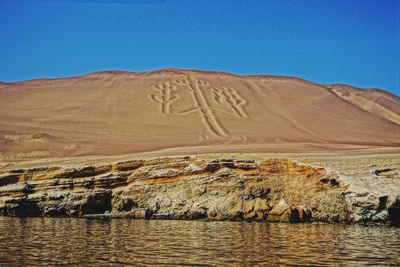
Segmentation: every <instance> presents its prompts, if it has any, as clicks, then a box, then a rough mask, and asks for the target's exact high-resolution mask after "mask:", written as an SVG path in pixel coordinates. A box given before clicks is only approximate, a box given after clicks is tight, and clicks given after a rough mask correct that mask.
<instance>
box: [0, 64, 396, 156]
mask: <svg viewBox="0 0 400 267" xmlns="http://www.w3.org/2000/svg"><path fill="white" fill-rule="evenodd" d="M371 147H400V99H399V98H398V97H397V96H394V95H392V94H390V93H387V92H385V91H381V90H371V89H370V90H361V89H356V88H353V87H350V86H345V85H332V86H323V85H319V84H315V83H311V82H308V81H305V80H302V79H298V78H291V77H277V76H235V75H231V74H228V73H221V72H204V71H186V70H175V69H163V70H158V71H152V72H144V73H130V72H120V71H108V72H97V73H92V74H88V75H83V76H78V77H72V78H64V79H38V80H31V81H25V82H18V83H0V156H1V155H3V156H21V157H24V156H26V157H52V156H77V155H120V154H126V153H136V152H146V151H154V150H160V149H166V148H173V149H178V150H179V149H181V150H182V151H185V152H187V153H188V154H189V153H192V152H194V151H201V152H203V153H204V152H222V151H229V152H279V151H282V152H283V151H285V152H288V151H290V152H300V151H332V150H341V149H354V148H371Z"/></svg>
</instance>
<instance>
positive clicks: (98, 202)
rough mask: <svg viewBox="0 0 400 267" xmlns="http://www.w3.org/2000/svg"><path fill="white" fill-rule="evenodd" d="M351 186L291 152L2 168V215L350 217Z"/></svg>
mask: <svg viewBox="0 0 400 267" xmlns="http://www.w3.org/2000/svg"><path fill="white" fill-rule="evenodd" d="M344 190H345V187H343V186H341V185H340V183H339V177H337V176H336V175H334V174H330V173H328V172H327V171H326V170H325V169H323V168H315V167H309V166H302V165H300V164H298V163H295V162H292V161H291V160H289V159H285V158H279V159H278V158H277V159H273V158H272V159H266V160H255V159H245V160H244V159H235V158H218V157H214V158H210V156H190V157H189V156H187V157H164V158H153V159H146V160H131V161H124V162H117V163H112V164H104V165H101V164H97V165H93V166H78V167H75V168H70V167H65V166H52V167H41V168H30V169H15V170H11V171H8V172H5V173H1V174H0V214H2V215H7V216H71V217H80V216H89V215H95V214H108V215H110V216H115V217H118V216H119V217H126V216H125V215H127V216H128V217H129V216H130V215H129V214H133V215H134V216H133V215H132V216H131V217H135V218H136V217H146V218H160V219H209V220H261V221H264V220H266V221H271V222H272V221H274V222H275V221H277V222H307V221H312V220H314V221H318V220H321V221H324V220H327V221H348V220H349V218H352V216H351V215H352V214H351V213H352V210H349V208H348V204H347V202H346V199H345V196H344V194H343V192H344ZM389 213H390V212H389ZM121 214H122V215H121ZM124 214H125V215H124ZM381 218H385V217H384V216H383V215H382V216H381V217H379V220H381Z"/></svg>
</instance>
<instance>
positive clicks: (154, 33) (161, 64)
mask: <svg viewBox="0 0 400 267" xmlns="http://www.w3.org/2000/svg"><path fill="white" fill-rule="evenodd" d="M399 13H400V1H399V0H392V1H391V0H376V1H370V0H358V1H351V0H313V1H283V0H282V1H278V0H276V1H272V0H271V1H268V0H259V1H256V0H226V1H223V0H220V1H218V0H210V1H206V0H181V1H178V0H166V1H163V0H131V1H129V0H116V1H111V0H0V81H6V82H11V81H20V80H25V79H32V78H40V77H65V76H73V75H79V74H85V73H88V72H93V71H98V70H110V69H119V70H127V71H145V70H152V69H158V68H165V67H174V68H189V69H203V70H221V71H227V72H232V73H235V74H274V75H288V76H297V77H302V78H305V79H308V80H311V81H314V82H319V83H347V84H352V85H355V86H359V87H377V88H383V89H386V90H389V91H391V92H393V93H395V94H397V95H399V90H400V81H399V73H400V67H399V65H400V52H399V50H400V41H399V40H400V29H399V28H400V26H399V23H400V14H399Z"/></svg>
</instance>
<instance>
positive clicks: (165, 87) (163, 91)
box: [150, 83, 178, 114]
mask: <svg viewBox="0 0 400 267" xmlns="http://www.w3.org/2000/svg"><path fill="white" fill-rule="evenodd" d="M154 88H155V89H157V90H158V91H159V93H158V95H153V94H150V98H151V100H153V101H154V102H156V103H159V104H161V113H163V114H170V112H171V108H170V106H171V103H172V101H175V100H177V99H178V95H175V94H173V91H175V90H176V86H175V85H172V84H170V83H161V84H157V85H154Z"/></svg>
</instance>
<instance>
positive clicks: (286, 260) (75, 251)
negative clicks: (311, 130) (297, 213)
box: [0, 217, 400, 266]
mask: <svg viewBox="0 0 400 267" xmlns="http://www.w3.org/2000/svg"><path fill="white" fill-rule="evenodd" d="M0 265H1V266H24V265H29V266H41V265H43V266H44V265H50V266H54V265H68V266H118V265H121V266H129V265H131V266H152V265H161V266H175V265H185V266H255V265H261V266H290V265H312V266H365V265H377V266H399V265H400V228H398V227H397V228H396V227H388V226H363V225H341V224H337V225H332V224H267V223H255V222H254V223H249V222H203V221H158V220H128V219H114V220H89V219H69V218H9V217H0Z"/></svg>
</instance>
